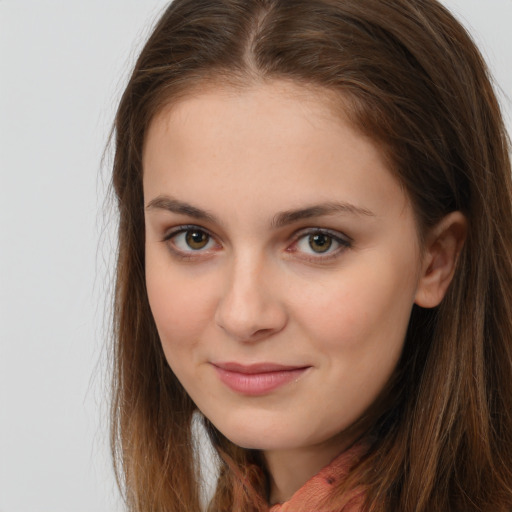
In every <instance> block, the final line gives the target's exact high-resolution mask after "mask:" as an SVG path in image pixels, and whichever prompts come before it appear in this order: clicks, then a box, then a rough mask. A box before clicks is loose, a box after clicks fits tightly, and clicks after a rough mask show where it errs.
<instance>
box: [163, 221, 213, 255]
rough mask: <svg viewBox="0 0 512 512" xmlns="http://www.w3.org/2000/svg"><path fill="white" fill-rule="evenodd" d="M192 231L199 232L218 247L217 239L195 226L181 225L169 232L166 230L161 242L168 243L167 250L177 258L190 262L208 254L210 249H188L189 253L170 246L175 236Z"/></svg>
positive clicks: (173, 245)
mask: <svg viewBox="0 0 512 512" xmlns="http://www.w3.org/2000/svg"><path fill="white" fill-rule="evenodd" d="M194 230H195V231H201V232H203V233H205V234H206V235H208V236H209V237H210V238H211V239H212V240H213V241H214V242H215V243H216V245H217V247H218V246H220V243H219V241H218V237H216V236H215V235H213V234H212V233H211V232H210V231H209V230H208V229H206V228H204V227H202V226H198V225H197V224H182V225H179V226H175V227H173V228H171V229H170V230H168V231H167V232H166V233H165V235H164V237H163V238H162V242H164V243H168V244H167V245H168V247H169V250H170V251H171V252H172V253H173V254H174V255H176V256H178V257H179V258H182V259H185V260H187V259H188V260H191V259H194V258H200V257H205V256H206V255H207V254H208V253H210V252H211V251H212V249H197V250H193V249H190V251H183V250H181V249H179V248H178V247H177V246H176V245H175V244H171V242H172V239H173V238H175V237H176V236H178V235H180V234H182V233H186V232H187V231H194Z"/></svg>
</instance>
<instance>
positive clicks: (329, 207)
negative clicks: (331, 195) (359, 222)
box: [272, 202, 375, 228]
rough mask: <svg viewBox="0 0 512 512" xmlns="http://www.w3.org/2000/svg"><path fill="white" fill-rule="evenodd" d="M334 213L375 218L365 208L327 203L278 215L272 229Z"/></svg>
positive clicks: (339, 203) (347, 204) (348, 204)
mask: <svg viewBox="0 0 512 512" xmlns="http://www.w3.org/2000/svg"><path fill="white" fill-rule="evenodd" d="M336 213H343V214H350V215H364V216H368V217H375V214H374V213H373V212H372V211H370V210H367V209H366V208H360V207H359V206H355V205H353V204H350V203H345V202H329V203H325V204H319V205H314V206H309V207H307V208H301V209H297V210H287V211H285V212H281V213H278V214H277V215H275V216H274V218H273V219H272V227H274V228H280V227H283V226H286V225H288V224H292V223H294V222H297V221H299V220H304V219H310V218H313V217H321V216H323V215H335V214H336Z"/></svg>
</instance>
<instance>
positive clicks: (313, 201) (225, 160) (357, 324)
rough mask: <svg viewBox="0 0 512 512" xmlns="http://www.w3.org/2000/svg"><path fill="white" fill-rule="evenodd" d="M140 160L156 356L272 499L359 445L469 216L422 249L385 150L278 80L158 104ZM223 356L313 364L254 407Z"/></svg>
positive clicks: (312, 95)
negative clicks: (221, 366)
mask: <svg viewBox="0 0 512 512" xmlns="http://www.w3.org/2000/svg"><path fill="white" fill-rule="evenodd" d="M143 166H144V183H143V184H144V199H145V204H146V279H147V290H148V297H149V301H150V305H151V309H152V313H153V315H154V318H155V322H156V325H157V328H158V332H159V334H160V338H161V341H162V346H163V349H164V352H165V355H166V358H167V360H168V362H169V365H170V366H171V368H172V370H173V371H174V373H175V374H176V375H177V377H178V378H179V380H180V381H181V383H182V384H183V386H184V387H185V389H186V390H187V392H188V393H189V394H190V396H191V398H192V399H193V400H194V402H195V403H196V405H197V406H198V408H199V409H200V410H201V411H202V412H203V414H204V415H205V416H207V417H208V418H209V419H210V420H211V421H212V423H213V424H214V425H215V426H216V427H217V428H218V429H219V430H220V431H221V432H222V433H223V434H224V435H226V436H227V437H228V438H229V439H230V440H231V441H233V442H234V443H236V444H238V445H240V446H243V447H246V448H255V449H259V450H262V451H263V453H264V457H265V460H266V463H267V466H268V469H269V472H270V474H271V477H272V481H271V496H270V502H271V503H275V502H281V501H284V500H286V499H288V498H290V496H291V495H292V494H293V493H294V492H295V491H296V490H297V489H298V488H299V487H300V486H301V485H302V484H303V483H304V482H305V481H307V480H308V479H309V478H310V477H311V476H313V475H314V474H315V473H316V472H318V470H319V469H321V468H322V467H323V466H325V465H326V464H328V463H329V462H330V461H331V460H332V459H333V458H334V457H335V456H336V455H337V454H339V453H340V452H341V451H343V450H344V449H345V448H346V447H347V446H348V445H349V444H350V443H351V442H352V441H353V439H352V437H351V436H353V433H352V435H351V436H347V435H345V432H346V429H347V428H348V427H349V426H350V425H351V424H352V423H354V422H355V421H356V420H357V419H358V418H359V417H360V416H361V415H362V414H363V412H364V411H365V410H366V409H367V408H368V407H369V406H370V404H372V402H373V401H374V400H375V398H376V397H377V395H378V394H379V392H380V391H381V390H382V388H383V387H384V385H385V384H386V382H387V381H388V379H389V378H390V376H391V374H392V372H393V370H394V368H395V367H396V364H397V361H398V359H399V357H400V354H401V351H402V347H403V343H404V337H405V332H406V329H407V324H408V320H409V316H410V313H411V308H412V306H413V304H414V303H415V302H416V303H418V304H420V305H425V306H427V307H430V306H432V305H436V303H438V302H439V301H440V300H441V298H442V296H443V295H444V292H445V290H446V287H447V286H448V283H449V281H450V279H451V275H452V274H453V266H454V261H455V259H456V254H457V253H458V250H460V245H461V240H462V239H463V233H464V229H463V219H462V218H461V216H460V215H459V216H457V215H455V217H454V218H451V219H445V222H444V224H443V225H440V226H439V227H438V228H437V231H436V232H435V233H433V234H432V235H431V236H428V237H427V240H428V244H429V245H428V246H427V247H420V245H419V237H418V230H417V226H416V222H415V217H414V213H413V210H412V207H411V205H410V203H409V200H408V198H407V195H406V194H405V192H404V190H403V188H402V187H401V186H400V184H399V183H398V181H397V180H396V178H395V177H394V176H393V174H392V173H391V172H390V170H389V169H388V168H387V165H386V162H385V159H384V157H383V155H382V153H381V151H380V150H379V148H378V147H377V146H376V145H375V144H374V143H372V142H371V141H370V140H369V139H367V138H366V137H364V136H363V135H361V134H360V133H359V132H357V131H356V130H355V129H354V128H353V127H352V126H351V125H350V124H349V123H348V122H347V121H346V120H345V119H344V118H343V116H342V115H340V114H339V111H338V112H336V114H334V113H333V109H332V104H331V103H330V102H329V101H327V100H326V99H325V93H323V92H322V91H311V90H306V89H303V88H302V87H300V86H298V85H294V84H291V83H285V82H270V83H265V84H257V85H254V86H251V87H246V88H244V89H238V90H235V89H232V88H228V87H226V88H222V87H219V86H212V87H211V88H209V89H203V90H202V92H201V93H200V94H196V95H194V96H191V97H188V98H185V99H181V100H180V101H179V102H178V103H177V104H174V105H173V106H172V107H168V108H166V109H164V110H163V111H161V112H160V113H159V114H158V115H157V116H156V117H155V118H154V119H153V121H152V123H151V124H150V127H149V130H148V133H147V137H146V141H145V146H144V154H143ZM333 204H337V205H340V204H341V205H342V206H341V207H338V208H337V209H334V210H332V211H320V210H316V211H311V210H309V211H308V212H307V213H308V215H306V214H305V213H304V211H302V216H301V215H295V216H294V215H285V214H283V212H288V213H289V212H291V211H296V210H305V209H308V208H310V207H311V206H314V205H324V206H325V205H331V206H332V205H333ZM276 219H279V220H280V221H281V222H276ZM190 225H192V226H193V227H192V228H191V227H190ZM183 226H186V227H185V228H183ZM187 226H188V227H187ZM180 229H181V230H182V231H181V232H179V230H180ZM183 229H188V232H187V231H183ZM319 229H321V230H324V231H323V232H322V233H318V230H319ZM325 230H327V231H325ZM194 232H195V233H196V234H195V240H196V241H197V240H199V241H200V243H199V244H195V245H194V248H191V246H190V245H187V234H188V236H189V238H188V240H189V242H190V240H192V241H194V235H193V233H194ZM311 233H313V234H315V233H316V234H317V235H318V234H320V235H321V236H322V235H323V237H324V238H320V239H318V238H317V239H315V240H317V241H318V240H320V242H323V245H322V247H321V249H322V250H323V249H325V248H326V247H327V246H328V244H329V241H330V243H331V245H330V247H329V248H328V249H327V250H326V252H318V251H317V249H318V248H319V244H316V245H315V243H313V245H311V243H310V242H311V239H310V238H309V235H310V234H311ZM191 237H192V238H191ZM201 244H205V245H204V246H202V245H201ZM320 245H321V244H320ZM219 362H237V363H240V364H244V365H248V364H253V363H261V362H265V363H275V364H283V365H291V366H296V367H301V368H307V369H306V370H304V371H302V372H301V373H300V375H299V376H298V378H295V379H293V380H291V381H290V382H287V383H286V384H284V385H282V386H280V387H278V388H277V389H275V390H272V391H270V392H268V393H264V394H260V395H256V396H248V395H246V394H244V393H239V392H236V391H233V390H232V389H231V388H229V387H228V386H227V385H226V384H225V383H223V382H222V381H221V379H220V378H219V372H218V370H217V369H216V367H215V365H216V364H217V363H219Z"/></svg>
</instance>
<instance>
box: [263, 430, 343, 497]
mask: <svg viewBox="0 0 512 512" xmlns="http://www.w3.org/2000/svg"><path fill="white" fill-rule="evenodd" d="M352 441H353V440H352V439H350V440H348V439H346V438H345V437H344V436H338V437H337V438H335V439H330V440H329V441H327V442H325V443H322V444H319V445H313V446H308V447H302V448H297V449H290V450H269V451H265V452H264V458H265V463H266V466H267V470H268V472H269V474H270V500H269V503H270V505H274V504H276V503H283V502H285V501H288V500H289V499H290V498H291V497H292V495H293V494H294V493H295V492H296V491H297V490H298V489H300V488H301V487H302V486H303V485H304V484H305V483H306V482H307V481H308V480H309V479H311V478H312V477H313V476H315V475H316V474H317V473H318V472H319V471H320V470H321V469H322V468H324V467H325V466H327V465H328V464H329V463H330V462H331V461H332V460H333V459H334V458H335V457H336V456H337V455H339V454H340V453H341V452H343V451H344V450H345V449H347V448H348V447H349V446H350V444H351V443H352Z"/></svg>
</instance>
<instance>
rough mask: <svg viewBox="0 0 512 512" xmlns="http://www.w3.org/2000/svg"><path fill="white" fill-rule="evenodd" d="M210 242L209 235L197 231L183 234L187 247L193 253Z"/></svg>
mask: <svg viewBox="0 0 512 512" xmlns="http://www.w3.org/2000/svg"><path fill="white" fill-rule="evenodd" d="M209 241H210V235H208V234H207V233H205V232H204V231H199V230H198V229H194V230H189V231H186V232H185V242H186V244H187V245H188V247H189V248H190V249H192V250H194V251H198V250H199V249H204V248H205V247H206V246H207V245H208V242H209Z"/></svg>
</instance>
